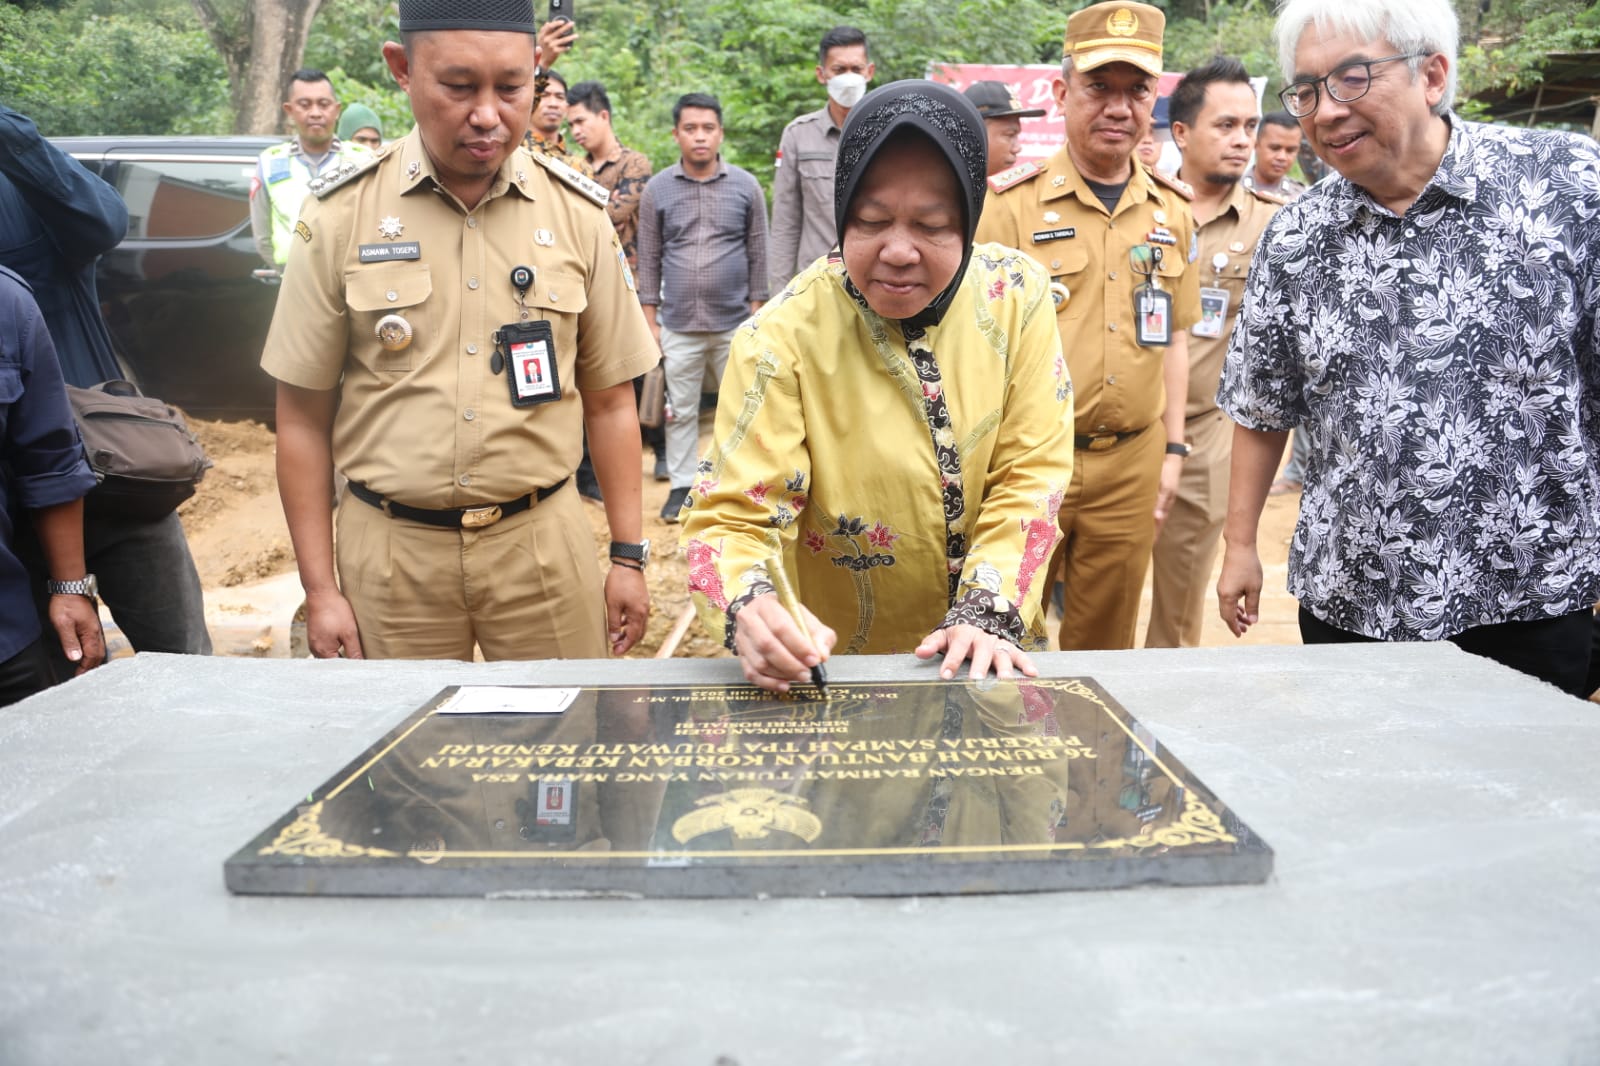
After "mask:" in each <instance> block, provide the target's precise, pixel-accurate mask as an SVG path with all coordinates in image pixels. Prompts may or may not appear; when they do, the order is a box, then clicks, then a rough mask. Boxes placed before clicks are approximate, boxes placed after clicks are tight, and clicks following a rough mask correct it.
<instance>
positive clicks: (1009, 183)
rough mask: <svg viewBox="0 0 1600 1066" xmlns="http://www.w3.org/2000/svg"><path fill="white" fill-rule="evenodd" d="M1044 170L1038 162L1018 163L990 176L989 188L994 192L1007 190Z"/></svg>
mask: <svg viewBox="0 0 1600 1066" xmlns="http://www.w3.org/2000/svg"><path fill="white" fill-rule="evenodd" d="M1042 173H1044V171H1043V170H1042V169H1041V168H1040V166H1039V164H1038V163H1018V164H1017V165H1016V166H1014V167H1012V168H1011V169H1009V170H1002V171H1001V172H1000V173H998V174H991V175H990V176H989V188H990V189H991V190H993V191H994V192H1005V191H1006V190H1007V189H1010V188H1013V187H1014V186H1017V185H1020V184H1022V183H1023V182H1024V181H1027V180H1028V179H1029V178H1031V177H1033V176H1034V175H1035V174H1042Z"/></svg>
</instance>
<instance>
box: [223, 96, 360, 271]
mask: <svg viewBox="0 0 1600 1066" xmlns="http://www.w3.org/2000/svg"><path fill="white" fill-rule="evenodd" d="M283 112H284V114H286V115H288V116H289V121H290V123H291V124H292V125H293V126H294V136H293V137H292V138H290V139H289V140H287V141H284V142H283V143H282V144H275V145H273V146H272V147H271V148H268V149H267V150H266V151H265V152H262V153H261V157H260V158H259V159H258V160H256V172H255V176H254V177H253V178H252V179H251V181H250V229H251V232H252V234H253V235H254V236H255V242H256V252H257V254H259V255H260V256H261V259H262V261H263V262H265V263H266V264H267V265H268V266H273V267H277V268H278V269H279V270H282V269H283V265H284V263H285V262H287V261H288V259H289V246H290V244H291V243H292V242H291V241H290V237H291V236H292V235H293V234H294V223H295V219H297V218H298V217H299V216H300V205H301V204H302V203H304V202H305V198H306V194H307V192H308V191H309V190H310V188H311V183H312V182H313V181H315V180H316V179H317V178H319V177H326V176H329V175H332V174H334V173H335V172H337V171H338V170H339V169H340V168H341V167H346V166H349V165H351V164H354V163H359V162H361V160H363V159H365V158H367V154H368V150H367V147H366V145H363V144H357V143H355V142H354V141H348V142H346V141H342V140H340V139H339V138H338V137H337V136H335V130H336V129H337V128H338V121H339V101H338V100H336V99H335V98H334V95H333V85H332V83H330V82H329V81H328V76H327V75H326V74H324V73H322V71H320V70H297V71H295V72H294V74H293V75H292V76H291V77H290V79H289V99H287V100H285V101H284V102H283Z"/></svg>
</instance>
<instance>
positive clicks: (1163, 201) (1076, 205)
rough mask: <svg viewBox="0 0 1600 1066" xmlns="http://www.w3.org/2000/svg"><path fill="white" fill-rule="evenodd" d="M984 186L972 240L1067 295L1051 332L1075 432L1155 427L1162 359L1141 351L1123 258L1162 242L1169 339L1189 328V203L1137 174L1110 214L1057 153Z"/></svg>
mask: <svg viewBox="0 0 1600 1066" xmlns="http://www.w3.org/2000/svg"><path fill="white" fill-rule="evenodd" d="M1024 172H1026V174H1027V176H1025V177H1021V178H1020V180H1018V175H1019V173H1024ZM989 181H990V191H989V195H988V198H987V200H986V202H985V204H984V208H983V217H982V218H981V219H980V221H979V223H978V240H980V241H995V242H997V243H1000V244H1005V245H1009V246H1011V247H1013V248H1020V249H1021V250H1022V251H1024V252H1026V253H1027V254H1028V255H1030V256H1031V257H1033V258H1034V259H1035V260H1037V261H1038V262H1039V263H1040V264H1042V265H1043V266H1044V268H1045V269H1046V270H1047V271H1049V273H1050V280H1051V282H1052V283H1053V292H1054V294H1055V295H1056V296H1057V297H1058V298H1059V297H1061V296H1062V295H1063V293H1062V289H1063V288H1065V290H1066V291H1065V298H1064V299H1061V300H1060V302H1059V303H1058V304H1057V306H1056V327H1057V329H1058V330H1059V331H1060V333H1061V349H1062V351H1063V352H1064V353H1065V354H1066V357H1067V366H1068V368H1069V369H1070V370H1071V374H1072V386H1073V389H1074V390H1075V392H1076V395H1077V407H1076V428H1077V433H1078V434H1080V435H1084V436H1099V435H1103V434H1108V433H1128V432H1133V431H1136V430H1140V429H1143V428H1145V427H1146V426H1148V425H1150V424H1151V423H1152V422H1155V421H1156V420H1157V419H1159V418H1160V417H1161V414H1162V412H1163V411H1164V410H1165V409H1166V387H1165V384H1164V382H1163V378H1162V363H1163V359H1164V357H1165V355H1166V351H1167V350H1166V348H1164V347H1163V348H1145V347H1141V346H1140V345H1139V343H1138V334H1137V332H1136V330H1135V322H1134V289H1135V287H1137V286H1138V285H1141V284H1143V283H1144V281H1145V277H1144V276H1143V275H1139V274H1135V273H1134V272H1133V269H1132V266H1131V264H1130V263H1129V260H1128V252H1129V251H1130V250H1131V249H1132V248H1134V247H1135V246H1136V245H1140V244H1145V243H1149V241H1150V237H1151V235H1152V234H1155V235H1157V236H1158V237H1161V238H1163V239H1162V240H1161V241H1160V242H1158V246H1159V247H1160V248H1161V251H1162V259H1161V268H1160V281H1161V288H1162V289H1163V290H1165V291H1166V292H1168V293H1171V294H1172V296H1173V307H1172V331H1173V333H1174V335H1176V333H1177V331H1178V330H1180V329H1188V328H1189V327H1190V326H1191V325H1193V324H1194V322H1195V321H1196V320H1197V319H1198V318H1199V317H1200V293H1199V282H1198V280H1197V273H1198V272H1197V271H1194V270H1191V269H1190V268H1189V264H1190V260H1191V258H1192V256H1193V255H1194V254H1195V253H1196V252H1197V249H1196V247H1195V243H1194V242H1195V225H1194V216H1192V215H1191V214H1190V213H1189V204H1188V200H1187V198H1186V197H1184V196H1183V195H1182V194H1180V193H1179V192H1178V191H1176V190H1175V189H1173V188H1172V187H1170V186H1168V185H1165V184H1162V183H1161V181H1159V180H1158V179H1156V178H1153V177H1152V176H1151V175H1150V172H1149V171H1147V170H1146V169H1145V168H1143V167H1141V166H1135V167H1134V168H1133V176H1132V178H1131V179H1130V180H1129V181H1128V187H1127V188H1126V189H1124V190H1123V193H1122V199H1120V200H1119V201H1117V209H1116V212H1115V213H1114V214H1107V212H1106V209H1105V205H1104V204H1102V203H1101V202H1100V200H1099V198H1098V197H1096V196H1095V194H1094V192H1093V191H1092V190H1091V189H1090V188H1089V186H1088V185H1087V184H1085V182H1084V180H1083V178H1082V177H1081V176H1080V175H1079V174H1078V171H1077V168H1076V167H1074V166H1073V165H1072V160H1071V158H1070V157H1069V156H1068V154H1067V149H1066V148H1064V147H1063V148H1062V149H1061V150H1060V151H1059V152H1057V153H1056V154H1055V155H1053V156H1051V157H1050V159H1049V161H1048V162H1047V163H1045V164H1044V165H1043V166H1042V167H1041V166H1038V165H1036V164H1022V166H1020V167H1013V168H1012V169H1011V170H1010V171H1002V172H1001V173H999V174H996V175H994V176H993V177H991V178H990V179H989ZM1002 187H1003V189H1004V191H1002V192H998V193H997V192H996V191H995V190H996V189H997V188H1002ZM1168 242H1170V243H1168Z"/></svg>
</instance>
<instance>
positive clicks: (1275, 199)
mask: <svg viewBox="0 0 1600 1066" xmlns="http://www.w3.org/2000/svg"><path fill="white" fill-rule="evenodd" d="M1250 195H1251V196H1254V197H1255V198H1256V199H1257V200H1261V201H1263V202H1265V203H1269V204H1272V205H1273V206H1274V207H1282V206H1283V205H1284V204H1286V203H1288V202H1289V198H1288V197H1287V196H1279V195H1278V194H1277V193H1275V192H1262V191H1261V190H1260V189H1251V190H1250Z"/></svg>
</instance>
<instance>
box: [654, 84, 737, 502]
mask: <svg viewBox="0 0 1600 1066" xmlns="http://www.w3.org/2000/svg"><path fill="white" fill-rule="evenodd" d="M672 137H673V139H674V140H675V141H677V142H678V150H679V152H680V153H682V154H681V157H680V158H679V160H678V162H676V163H674V164H673V165H672V166H670V167H668V168H667V169H666V170H663V171H662V172H661V173H659V174H657V175H656V176H655V177H653V178H651V179H650V182H649V184H647V185H646V186H645V187H644V195H643V196H642V197H640V199H639V303H640V304H641V305H643V307H644V316H645V319H646V320H647V321H648V322H649V323H650V330H651V332H653V333H654V334H655V336H656V341H657V343H659V344H660V345H661V365H662V367H663V369H664V370H665V371H666V375H667V424H666V430H667V470H668V473H669V474H670V475H671V479H672V491H671V492H670V493H669V494H668V496H667V503H666V506H664V507H662V508H661V517H662V518H663V519H664V520H666V521H668V522H676V521H677V520H678V512H679V511H680V510H681V509H682V508H683V501H684V500H685V499H686V498H687V497H688V495H689V486H690V485H691V484H692V483H693V481H694V471H695V452H696V450H697V448H698V445H699V439H700V418H699V412H700V383H701V381H702V380H703V378H704V376H705V372H706V367H707V366H710V367H712V368H713V369H714V373H715V375H716V377H717V379H718V380H721V377H722V368H723V367H724V366H725V365H726V364H727V361H728V344H729V342H730V341H731V340H732V339H733V331H734V330H735V329H736V328H738V326H739V323H741V322H743V321H744V320H745V318H746V317H748V316H749V315H751V314H753V313H754V312H755V311H756V310H757V309H758V308H759V307H760V306H761V305H762V304H763V303H765V302H766V299H767V292H768V289H767V205H766V200H765V199H764V198H763V196H762V194H761V186H760V184H759V183H758V182H757V181H756V179H755V178H754V177H753V176H751V174H750V173H749V172H748V171H745V170H741V169H740V168H738V167H736V166H734V165H732V164H731V163H724V162H723V161H722V156H721V154H720V150H721V148H722V105H721V104H719V103H718V102H717V98H716V97H714V96H710V95H708V94H706V93H689V94H687V95H685V96H680V97H679V98H678V102H677V103H676V104H674V105H673V106H672Z"/></svg>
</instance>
